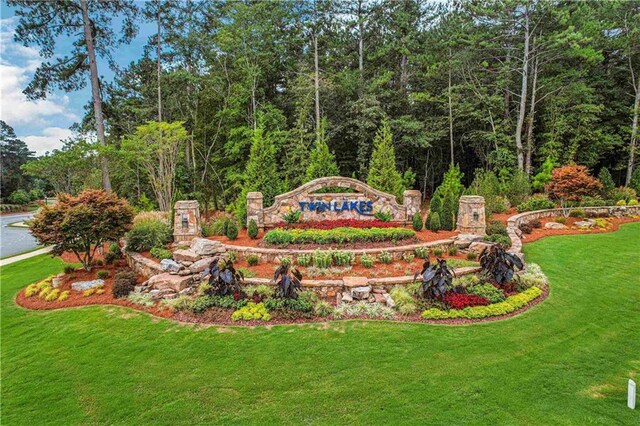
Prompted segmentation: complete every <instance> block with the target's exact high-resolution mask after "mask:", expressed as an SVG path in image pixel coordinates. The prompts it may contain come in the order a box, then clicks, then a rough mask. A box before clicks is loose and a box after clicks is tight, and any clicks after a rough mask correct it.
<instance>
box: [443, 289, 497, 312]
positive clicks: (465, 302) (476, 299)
mask: <svg viewBox="0 0 640 426" xmlns="http://www.w3.org/2000/svg"><path fill="white" fill-rule="evenodd" d="M442 301H443V302H444V303H446V304H447V305H449V307H451V308H452V309H464V308H466V307H468V306H484V305H488V304H489V301H488V300H487V299H486V298H484V297H481V296H477V295H475V294H460V293H447V294H445V295H444V297H443V298H442Z"/></svg>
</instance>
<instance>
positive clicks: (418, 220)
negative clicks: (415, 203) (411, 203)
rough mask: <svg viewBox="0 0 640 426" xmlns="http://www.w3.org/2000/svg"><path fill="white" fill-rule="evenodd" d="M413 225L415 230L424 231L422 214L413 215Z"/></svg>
mask: <svg viewBox="0 0 640 426" xmlns="http://www.w3.org/2000/svg"><path fill="white" fill-rule="evenodd" d="M412 225H413V229H415V230H416V231H421V230H422V215H421V214H420V212H416V213H415V214H414V215H413V219H412Z"/></svg>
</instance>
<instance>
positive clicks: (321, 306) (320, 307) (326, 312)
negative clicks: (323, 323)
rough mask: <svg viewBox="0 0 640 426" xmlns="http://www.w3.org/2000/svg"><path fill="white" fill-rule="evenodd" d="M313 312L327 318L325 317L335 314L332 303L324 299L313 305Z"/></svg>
mask: <svg viewBox="0 0 640 426" xmlns="http://www.w3.org/2000/svg"><path fill="white" fill-rule="evenodd" d="M313 312H314V313H315V314H316V315H317V316H319V317H321V318H325V317H328V316H330V315H333V308H332V307H331V305H330V304H329V303H327V302H325V301H324V300H320V301H319V302H318V303H316V305H315V306H314V307H313Z"/></svg>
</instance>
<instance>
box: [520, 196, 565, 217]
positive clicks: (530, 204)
mask: <svg viewBox="0 0 640 426" xmlns="http://www.w3.org/2000/svg"><path fill="white" fill-rule="evenodd" d="M555 206H556V205H555V203H554V202H553V201H551V200H549V198H547V196H546V195H534V196H532V197H530V198H529V199H528V200H527V201H525V202H523V203H521V204H519V205H518V207H517V210H518V212H519V213H522V212H530V211H535V210H546V209H553V208H555Z"/></svg>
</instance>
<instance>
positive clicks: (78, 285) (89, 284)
mask: <svg viewBox="0 0 640 426" xmlns="http://www.w3.org/2000/svg"><path fill="white" fill-rule="evenodd" d="M103 285H104V280H101V279H97V280H91V281H78V282H75V283H72V284H71V288H72V289H73V290H76V291H85V290H89V289H90V288H95V287H102V286H103Z"/></svg>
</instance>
